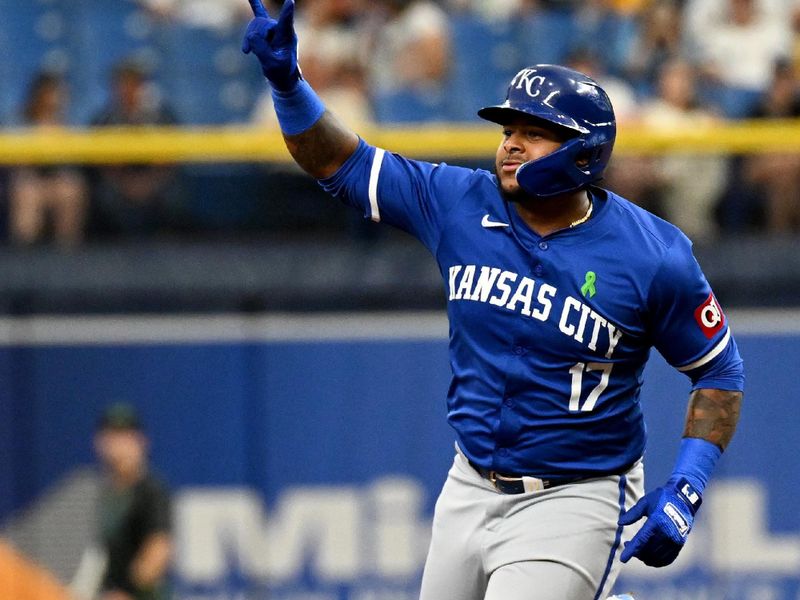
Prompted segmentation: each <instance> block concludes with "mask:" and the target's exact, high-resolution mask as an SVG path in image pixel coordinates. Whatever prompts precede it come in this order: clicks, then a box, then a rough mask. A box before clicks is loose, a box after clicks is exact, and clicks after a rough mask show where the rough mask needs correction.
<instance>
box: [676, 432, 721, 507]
mask: <svg viewBox="0 0 800 600" xmlns="http://www.w3.org/2000/svg"><path fill="white" fill-rule="evenodd" d="M720 456H722V450H720V448H719V446H717V445H716V444H712V443H711V442H709V441H707V440H703V439H700V438H683V440H681V449H680V451H679V452H678V459H677V460H676V461H675V468H674V469H673V470H672V476H671V477H670V481H672V482H675V481H677V482H678V485H680V481H681V480H682V479H685V480H686V482H687V483H689V484H690V485H691V488H692V491H693V492H695V493H696V494H698V495H700V494H702V493H703V490H704V489H705V488H706V484H707V483H708V479H709V478H710V477H711V472H712V471H713V470H714V467H715V466H716V464H717V461H718V460H719V458H720Z"/></svg>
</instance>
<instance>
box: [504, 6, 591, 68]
mask: <svg viewBox="0 0 800 600" xmlns="http://www.w3.org/2000/svg"><path fill="white" fill-rule="evenodd" d="M515 27H516V38H517V41H518V43H517V46H518V48H519V50H520V52H521V53H522V57H523V62H524V63H525V64H526V65H529V64H536V63H549V64H561V63H563V62H564V61H565V60H566V58H567V57H568V56H569V54H570V53H571V52H572V51H573V50H575V49H577V48H576V47H575V40H576V39H578V38H577V37H576V36H577V30H576V26H575V22H574V18H573V15H572V13H571V12H569V11H567V10H557V9H549V10H540V11H536V12H535V13H534V14H533V15H531V16H529V17H525V18H523V19H519V20H518V21H516V22H515ZM556 32H557V33H556Z"/></svg>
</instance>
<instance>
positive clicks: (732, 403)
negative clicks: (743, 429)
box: [683, 389, 742, 450]
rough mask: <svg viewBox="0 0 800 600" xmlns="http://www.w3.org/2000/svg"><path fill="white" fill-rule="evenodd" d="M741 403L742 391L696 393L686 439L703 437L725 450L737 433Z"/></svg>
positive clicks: (690, 412) (690, 405)
mask: <svg viewBox="0 0 800 600" xmlns="http://www.w3.org/2000/svg"><path fill="white" fill-rule="evenodd" d="M741 403H742V393H741V392H729V391H725V390H713V389H699V390H695V391H694V392H692V394H691V396H689V408H688V410H687V411H686V427H685V428H684V430H683V437H693V438H701V439H704V440H707V441H709V442H711V443H712V444H716V445H717V446H719V447H720V448H721V449H722V450H725V447H726V446H727V445H728V443H729V442H730V441H731V438H732V437H733V432H734V431H735V430H736V424H737V423H738V421H739V410H740V408H741Z"/></svg>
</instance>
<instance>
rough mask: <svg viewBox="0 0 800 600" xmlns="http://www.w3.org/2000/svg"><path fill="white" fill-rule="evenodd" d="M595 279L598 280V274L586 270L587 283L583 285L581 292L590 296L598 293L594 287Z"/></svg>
mask: <svg viewBox="0 0 800 600" xmlns="http://www.w3.org/2000/svg"><path fill="white" fill-rule="evenodd" d="M595 281H597V275H595V274H594V271H586V283H584V284H583V285H582V286H581V294H583V295H584V296H586V294H589V298H591V297H593V296H594V295H595V294H596V293H597V290H596V289H595V287H594V282H595Z"/></svg>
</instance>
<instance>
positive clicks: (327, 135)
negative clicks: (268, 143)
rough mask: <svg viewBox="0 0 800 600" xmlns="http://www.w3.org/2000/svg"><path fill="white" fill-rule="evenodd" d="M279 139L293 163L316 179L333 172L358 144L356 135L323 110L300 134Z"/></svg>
mask: <svg viewBox="0 0 800 600" xmlns="http://www.w3.org/2000/svg"><path fill="white" fill-rule="evenodd" d="M283 139H284V141H285V142H286V147H287V148H288V149H289V153H290V154H291V155H292V158H294V160H295V162H296V163H297V164H298V165H300V167H301V168H302V169H303V170H304V171H305V172H306V173H308V174H309V175H311V176H312V177H314V178H316V179H323V178H325V177H330V176H331V175H333V174H334V173H336V171H338V170H339V167H341V166H342V165H343V164H344V162H345V161H346V160H347V159H348V158H349V157H350V155H351V154H353V152H355V149H356V147H357V146H358V136H357V135H356V134H355V133H353V132H352V131H350V130H349V129H347V128H346V127H345V126H343V125H342V124H341V123H340V122H339V121H338V120H337V119H336V117H334V116H333V114H331V113H330V112H327V111H326V112H325V114H323V115H322V117H321V118H320V120H319V121H317V122H316V123H314V125H313V126H311V127H310V128H309V129H307V130H306V131H304V132H303V133H298V134H297V135H284V136H283Z"/></svg>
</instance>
